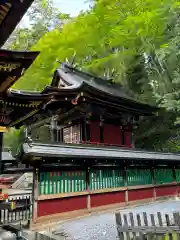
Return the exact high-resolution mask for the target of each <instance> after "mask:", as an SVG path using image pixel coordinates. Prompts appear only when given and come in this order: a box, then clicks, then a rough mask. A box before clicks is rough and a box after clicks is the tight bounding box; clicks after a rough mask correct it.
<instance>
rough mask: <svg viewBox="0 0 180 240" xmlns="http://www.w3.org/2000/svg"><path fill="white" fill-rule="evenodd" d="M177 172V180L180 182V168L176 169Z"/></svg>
mask: <svg viewBox="0 0 180 240" xmlns="http://www.w3.org/2000/svg"><path fill="white" fill-rule="evenodd" d="M175 173H176V181H177V182H180V169H175Z"/></svg>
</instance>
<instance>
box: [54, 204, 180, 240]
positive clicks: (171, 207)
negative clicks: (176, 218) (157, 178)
mask: <svg viewBox="0 0 180 240" xmlns="http://www.w3.org/2000/svg"><path fill="white" fill-rule="evenodd" d="M144 211H145V212H147V213H148V214H150V213H155V212H161V213H162V214H165V213H168V214H170V215H172V212H177V211H179V212H180V200H169V201H165V202H161V203H152V204H148V205H143V206H139V207H130V208H127V209H125V210H122V211H121V212H122V213H129V212H133V213H139V214H142V213H143V212H144ZM54 234H55V235H56V238H57V237H59V239H60V240H85V239H86V240H116V239H117V238H116V227H115V217H114V213H103V214H102V213H101V214H96V215H93V216H91V217H84V218H81V219H76V220H73V221H69V222H66V223H64V224H61V225H57V226H56V227H55V228H54V231H53V235H54ZM63 235H64V236H63Z"/></svg>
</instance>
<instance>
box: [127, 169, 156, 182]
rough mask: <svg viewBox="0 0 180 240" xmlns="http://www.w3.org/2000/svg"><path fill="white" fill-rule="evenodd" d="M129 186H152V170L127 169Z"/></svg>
mask: <svg viewBox="0 0 180 240" xmlns="http://www.w3.org/2000/svg"><path fill="white" fill-rule="evenodd" d="M126 176H127V185H128V186H136V185H147V184H152V176H151V170H150V169H127V173H126Z"/></svg>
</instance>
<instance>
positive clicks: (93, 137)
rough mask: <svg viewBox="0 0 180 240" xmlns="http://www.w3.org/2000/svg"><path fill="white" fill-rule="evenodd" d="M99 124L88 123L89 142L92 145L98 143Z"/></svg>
mask: <svg viewBox="0 0 180 240" xmlns="http://www.w3.org/2000/svg"><path fill="white" fill-rule="evenodd" d="M99 124H100V123H99V122H94V121H90V122H89V127H90V142H92V143H100V126H99Z"/></svg>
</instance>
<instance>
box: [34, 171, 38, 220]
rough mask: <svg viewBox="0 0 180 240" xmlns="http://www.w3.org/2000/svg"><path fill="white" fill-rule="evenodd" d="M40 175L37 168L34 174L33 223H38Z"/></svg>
mask: <svg viewBox="0 0 180 240" xmlns="http://www.w3.org/2000/svg"><path fill="white" fill-rule="evenodd" d="M38 175H39V169H38V168H36V169H35V171H34V173H33V223H36V221H37V217H38V186H39V184H38Z"/></svg>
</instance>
